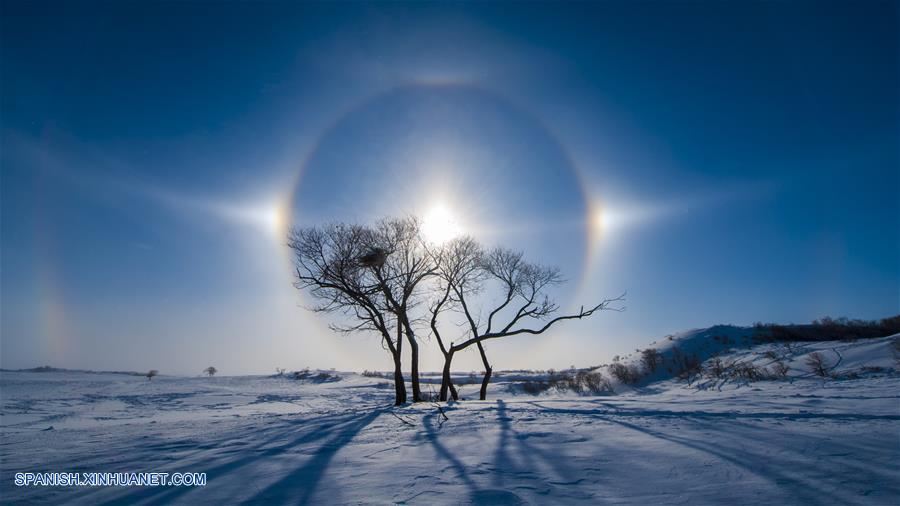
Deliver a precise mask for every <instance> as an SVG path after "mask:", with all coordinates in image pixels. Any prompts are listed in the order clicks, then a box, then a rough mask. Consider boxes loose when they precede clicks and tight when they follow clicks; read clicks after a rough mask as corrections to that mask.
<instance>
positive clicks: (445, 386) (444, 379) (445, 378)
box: [440, 351, 457, 402]
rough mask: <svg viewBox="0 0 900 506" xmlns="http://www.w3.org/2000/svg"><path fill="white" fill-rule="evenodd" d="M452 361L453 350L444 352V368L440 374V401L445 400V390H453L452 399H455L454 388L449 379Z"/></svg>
mask: <svg viewBox="0 0 900 506" xmlns="http://www.w3.org/2000/svg"><path fill="white" fill-rule="evenodd" d="M452 361H453V352H452V351H451V352H450V353H446V354H444V370H443V374H442V375H441V397H440V399H441V402H446V401H447V391H448V390H451V389H452V390H453V400H457V395H456V389H455V388H453V383H452V380H451V379H450V363H451V362H452Z"/></svg>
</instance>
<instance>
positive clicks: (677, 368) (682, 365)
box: [672, 346, 701, 383]
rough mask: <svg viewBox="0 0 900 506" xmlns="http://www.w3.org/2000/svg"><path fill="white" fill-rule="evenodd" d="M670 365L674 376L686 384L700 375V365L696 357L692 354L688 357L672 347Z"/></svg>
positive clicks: (678, 348)
mask: <svg viewBox="0 0 900 506" xmlns="http://www.w3.org/2000/svg"><path fill="white" fill-rule="evenodd" d="M672 364H673V366H674V371H673V372H674V374H675V375H676V376H677V377H678V378H679V379H683V380H688V383H690V382H691V381H692V379H693V378H695V377H696V376H698V375H699V374H700V373H701V363H700V359H699V358H697V355H696V354H694V353H692V354H690V355H688V354H687V353H685V352H684V351H682V349H681V348H680V347H678V346H674V347H672Z"/></svg>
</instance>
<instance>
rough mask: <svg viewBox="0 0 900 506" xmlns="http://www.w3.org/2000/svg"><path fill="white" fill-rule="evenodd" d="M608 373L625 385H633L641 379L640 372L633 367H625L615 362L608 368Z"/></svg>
mask: <svg viewBox="0 0 900 506" xmlns="http://www.w3.org/2000/svg"><path fill="white" fill-rule="evenodd" d="M609 373H610V374H611V375H612V377H613V378H616V379H617V380H619V381H620V382H622V383H624V384H626V385H633V384H635V383H637V382H638V380H639V379H640V377H641V374H640V371H638V368H637V367H635V366H634V365H625V364H623V363H622V362H619V361H615V362H613V363H612V364H610V366H609Z"/></svg>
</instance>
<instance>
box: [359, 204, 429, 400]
mask: <svg viewBox="0 0 900 506" xmlns="http://www.w3.org/2000/svg"><path fill="white" fill-rule="evenodd" d="M370 243H371V244H372V247H371V249H372V252H373V253H372V254H371V255H370V256H371V260H372V262H371V267H370V268H371V269H372V272H373V273H374V275H375V277H376V279H377V280H378V282H379V287H380V288H381V292H382V294H383V295H384V299H385V301H386V302H387V309H388V311H390V312H391V313H393V315H394V318H395V319H396V321H397V324H398V327H399V328H398V331H397V332H398V339H399V334H400V332H401V329H402V332H403V334H404V335H405V336H406V340H407V343H408V344H409V349H410V355H411V357H410V358H411V360H410V366H411V367H410V381H411V383H412V391H413V402H421V401H423V400H424V398H423V396H422V390H421V387H420V384H419V343H418V340H417V338H416V331H415V325H414V323H415V322H414V319H413V317H411V316H410V315H411V313H412V311H413V310H414V309H415V307H416V306H418V305H419V303H420V302H419V301H420V299H421V297H420V295H421V292H422V288H421V287H422V285H423V281H425V280H426V279H427V278H429V277H431V276H434V275H436V274H437V272H438V271H437V266H436V264H435V261H434V258H435V257H434V255H433V254H432V252H430V251H429V250H428V249H427V248H426V247H425V244H424V242H423V240H422V235H421V223H420V222H419V220H418V219H417V218H415V217H412V216H409V217H406V218H390V219H384V220H381V221H380V222H378V223H377V224H376V226H375V227H374V228H373V229H372V231H371V234H370ZM366 260H369V258H367V259H366Z"/></svg>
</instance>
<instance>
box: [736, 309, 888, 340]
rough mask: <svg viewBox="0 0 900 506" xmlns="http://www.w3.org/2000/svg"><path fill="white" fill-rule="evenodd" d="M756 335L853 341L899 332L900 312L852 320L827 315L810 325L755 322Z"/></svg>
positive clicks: (785, 338)
mask: <svg viewBox="0 0 900 506" xmlns="http://www.w3.org/2000/svg"><path fill="white" fill-rule="evenodd" d="M754 327H755V329H756V334H755V335H754V339H756V340H757V341H761V342H771V341H782V342H785V341H794V342H797V341H799V342H814V341H834V340H843V341H853V340H856V339H870V338H874V337H884V336H889V335H892V334H896V333H898V332H900V315H897V316H892V317H890V318H884V319H881V320H872V321H867V320H851V319H848V318H830V317H825V318H822V319H821V320H815V321H813V322H812V323H810V324H807V325H779V324H775V323H768V324H758V325H755V326H754Z"/></svg>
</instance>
